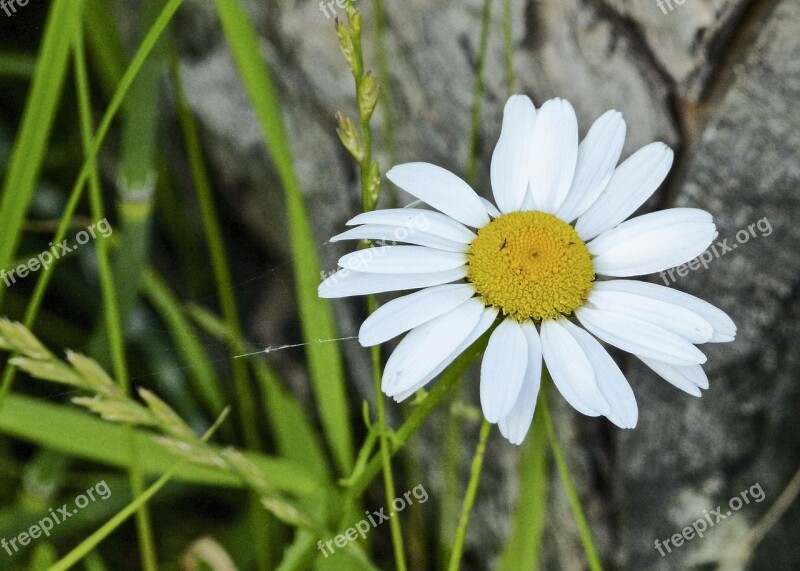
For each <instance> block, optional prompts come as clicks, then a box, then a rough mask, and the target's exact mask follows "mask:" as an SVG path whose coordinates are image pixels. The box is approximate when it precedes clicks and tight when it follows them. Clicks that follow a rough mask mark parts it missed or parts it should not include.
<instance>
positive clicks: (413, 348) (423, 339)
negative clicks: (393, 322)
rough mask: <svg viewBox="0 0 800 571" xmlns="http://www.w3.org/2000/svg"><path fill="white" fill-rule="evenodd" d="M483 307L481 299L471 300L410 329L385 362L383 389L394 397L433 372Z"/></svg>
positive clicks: (465, 335) (453, 349)
mask: <svg viewBox="0 0 800 571" xmlns="http://www.w3.org/2000/svg"><path fill="white" fill-rule="evenodd" d="M483 309H484V306H483V303H482V302H481V301H480V300H478V299H470V300H467V301H465V302H464V303H462V304H461V305H459V306H458V307H457V308H455V309H453V310H451V311H449V312H447V313H445V314H444V315H440V316H439V317H436V318H435V319H432V320H431V321H428V322H426V323H423V324H422V325H420V326H419V327H415V328H414V329H412V330H411V331H409V332H408V334H407V335H406V336H405V337H403V340H402V341H400V343H398V345H397V347H396V348H395V350H394V351H393V352H392V354H391V355H390V356H389V359H388V360H387V361H386V366H385V367H384V369H383V379H382V381H381V389H382V390H383V392H384V393H386V394H387V395H388V396H395V395H397V394H398V393H401V392H404V391H407V390H409V389H410V388H412V387H414V386H416V385H417V384H418V383H419V382H420V381H422V380H424V379H425V378H426V377H427V376H428V375H429V374H430V373H431V372H432V371H435V370H436V369H437V367H439V366H440V365H441V364H442V363H443V362H444V361H445V360H446V359H447V358H448V357H449V356H450V355H451V354H452V353H453V351H455V349H457V348H458V347H459V346H460V345H461V343H462V342H463V341H464V340H465V339H467V337H469V335H470V334H471V332H472V331H473V329H474V328H475V326H476V325H477V324H478V322H479V321H480V319H481V316H482V314H483Z"/></svg>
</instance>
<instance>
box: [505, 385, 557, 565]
mask: <svg viewBox="0 0 800 571" xmlns="http://www.w3.org/2000/svg"><path fill="white" fill-rule="evenodd" d="M544 399H545V394H544V391H543V390H540V391H539V403H538V405H537V408H538V410H537V411H536V414H535V415H534V417H533V426H532V427H531V431H530V434H529V435H528V438H527V440H526V441H525V444H524V445H523V448H522V454H520V457H519V465H518V471H519V485H518V486H517V489H518V490H519V492H518V497H517V505H516V509H515V512H514V521H513V523H512V524H511V533H510V535H509V539H508V541H507V542H506V545H505V547H504V548H503V552H502V553H501V555H500V562H499V563H498V566H497V568H498V569H500V570H501V571H505V570H508V571H513V570H515V569H531V570H536V569H539V565H540V558H539V550H540V549H541V547H542V533H543V532H544V520H545V515H546V512H547V429H546V427H545V425H544V415H543V414H542V412H541V408H542V407H543V406H544V405H543V404H542V403H543V402H544Z"/></svg>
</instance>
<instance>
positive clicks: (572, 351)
mask: <svg viewBox="0 0 800 571" xmlns="http://www.w3.org/2000/svg"><path fill="white" fill-rule="evenodd" d="M565 321H566V319H563V318H562V319H559V320H558V321H556V320H552V319H545V320H544V321H542V357H544V362H545V364H546V365H547V370H548V371H549V372H550V376H551V377H552V378H553V383H554V384H555V385H556V387H557V388H558V391H559V392H560V393H561V395H562V396H563V397H564V398H565V399H566V400H567V402H568V403H569V404H571V405H572V406H573V408H574V409H575V410H577V411H578V412H580V413H582V414H585V415H587V416H599V415H601V414H602V415H608V414H609V413H610V412H611V408H610V407H609V405H608V402H607V401H606V399H605V397H604V396H603V394H602V393H601V392H600V388H599V387H598V386H597V379H596V378H595V371H594V367H592V363H591V361H589V358H588V357H587V356H586V353H585V352H584V350H583V348H582V347H581V346H580V344H579V343H578V341H577V340H576V339H575V337H574V336H573V335H572V334H571V333H570V332H569V330H568V329H567V328H566V327H565V326H564V322H565Z"/></svg>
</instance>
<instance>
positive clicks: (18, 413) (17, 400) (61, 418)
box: [0, 394, 327, 500]
mask: <svg viewBox="0 0 800 571" xmlns="http://www.w3.org/2000/svg"><path fill="white" fill-rule="evenodd" d="M7 404H8V406H7V407H5V408H4V409H3V412H2V414H0V433H3V434H7V435H9V436H13V437H15V438H19V439H21V440H25V441H27V442H32V443H34V444H38V445H40V446H45V447H47V448H51V449H53V450H58V451H60V452H62V453H64V454H66V455H68V456H74V457H77V458H83V459H85V460H91V461H94V462H98V463H100V464H105V465H107V466H112V467H115V468H120V469H128V468H130V466H131V458H130V454H129V453H128V450H127V447H128V435H127V430H126V429H125V426H122V425H117V424H111V423H109V422H107V421H104V420H101V419H99V418H96V417H94V416H91V415H89V414H87V413H85V412H83V411H81V410H77V409H71V408H66V407H65V406H64V405H57V404H52V403H49V402H47V401H43V400H39V399H34V398H30V397H24V396H20V395H15V394H12V395H9V396H8V400H7ZM134 437H135V439H136V445H137V447H138V450H139V451H140V456H141V465H142V466H141V467H142V471H143V472H144V474H146V475H148V476H160V475H162V474H164V473H165V472H166V471H167V470H168V469H169V468H170V467H171V466H172V465H173V464H174V461H175V457H174V456H173V455H171V454H170V453H169V452H168V451H167V450H166V449H165V448H164V447H162V446H161V445H160V444H158V443H157V442H156V441H155V440H154V439H153V433H151V432H146V431H144V430H135V431H134ZM244 454H245V456H247V458H248V459H249V460H250V461H252V462H253V463H254V464H255V465H256V466H257V467H258V468H259V470H261V471H262V472H263V473H264V476H265V477H266V478H267V479H268V480H269V482H270V483H271V484H272V485H273V486H275V488H276V489H277V490H280V491H284V492H287V493H290V494H294V495H296V496H298V497H310V498H316V499H317V500H319V499H320V498H321V497H322V494H324V493H326V491H327V487H326V484H325V483H324V482H322V481H320V480H318V479H317V478H315V477H314V476H313V475H312V474H310V473H308V471H306V470H305V469H304V467H303V465H302V464H297V463H295V462H291V461H289V460H286V459H282V458H276V457H274V456H265V455H263V454H258V453H254V452H245V453H244ZM177 478H178V479H179V480H182V481H185V482H188V483H193V484H197V485H204V486H214V487H225V488H242V487H243V485H242V483H241V480H240V479H239V478H238V477H237V476H235V475H233V474H231V473H227V472H224V471H221V470H217V469H214V468H207V467H203V466H196V465H193V464H190V465H186V466H184V467H183V468H182V469H181V471H180V472H179V473H178V476H177Z"/></svg>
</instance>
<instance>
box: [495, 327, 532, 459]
mask: <svg viewBox="0 0 800 571" xmlns="http://www.w3.org/2000/svg"><path fill="white" fill-rule="evenodd" d="M521 327H522V332H523V333H524V334H525V339H526V341H527V343H528V368H527V369H526V370H525V377H524V379H523V381H522V388H521V389H520V391H519V397H517V402H515V403H514V406H513V407H512V409H511V411H510V412H509V413H508V414H507V415H506V416H505V417H503V418H502V419H500V422H498V423H497V426H499V427H500V433H501V434H502V435H503V436H505V437H506V438H507V439H508V441H509V442H511V444H517V445H519V444H522V441H523V440H524V439H525V435H526V434H528V430H529V429H530V427H531V421H532V420H533V411H534V410H535V409H536V399H537V397H538V396H539V386H540V385H541V381H542V343H541V341H540V339H539V334H538V333H537V332H536V326H535V325H534V324H533V323H531V322H530V321H527V322H525V323H522V324H521Z"/></svg>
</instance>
